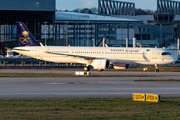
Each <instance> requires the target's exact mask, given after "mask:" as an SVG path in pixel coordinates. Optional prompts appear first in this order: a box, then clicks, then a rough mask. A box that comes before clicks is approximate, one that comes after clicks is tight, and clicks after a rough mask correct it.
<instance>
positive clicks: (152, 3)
mask: <svg viewBox="0 0 180 120" xmlns="http://www.w3.org/2000/svg"><path fill="white" fill-rule="evenodd" d="M119 1H121V0H119ZM122 1H124V2H133V3H135V6H136V8H141V9H149V10H156V9H157V0H122ZM92 7H98V0H56V9H57V10H59V9H61V10H74V9H76V8H92Z"/></svg>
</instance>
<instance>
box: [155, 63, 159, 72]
mask: <svg viewBox="0 0 180 120" xmlns="http://www.w3.org/2000/svg"><path fill="white" fill-rule="evenodd" d="M155 72H159V68H158V65H157V64H155Z"/></svg>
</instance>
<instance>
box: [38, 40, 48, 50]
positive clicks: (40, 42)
mask: <svg viewBox="0 0 180 120" xmlns="http://www.w3.org/2000/svg"><path fill="white" fill-rule="evenodd" d="M39 44H40V45H41V47H42V49H43V51H44V52H45V53H48V51H47V50H46V48H45V47H44V45H43V44H42V43H41V42H40V43H39Z"/></svg>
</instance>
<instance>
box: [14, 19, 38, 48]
mask: <svg viewBox="0 0 180 120" xmlns="http://www.w3.org/2000/svg"><path fill="white" fill-rule="evenodd" d="M16 25H17V31H18V36H19V42H20V45H21V46H40V44H39V43H38V42H37V41H36V39H35V38H34V37H33V36H32V34H31V32H30V31H29V30H28V29H27V27H26V26H25V25H24V23H23V22H16Z"/></svg>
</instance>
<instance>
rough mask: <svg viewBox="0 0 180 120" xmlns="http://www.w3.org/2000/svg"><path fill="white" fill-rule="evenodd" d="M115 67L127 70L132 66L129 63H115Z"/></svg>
mask: <svg viewBox="0 0 180 120" xmlns="http://www.w3.org/2000/svg"><path fill="white" fill-rule="evenodd" d="M113 67H114V69H116V70H126V69H129V68H130V65H128V64H114V65H113Z"/></svg>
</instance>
